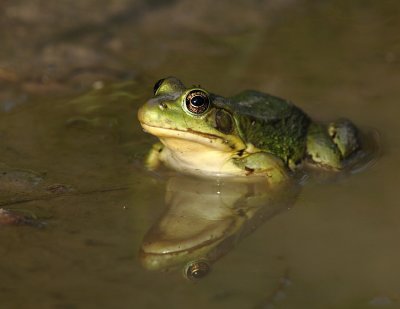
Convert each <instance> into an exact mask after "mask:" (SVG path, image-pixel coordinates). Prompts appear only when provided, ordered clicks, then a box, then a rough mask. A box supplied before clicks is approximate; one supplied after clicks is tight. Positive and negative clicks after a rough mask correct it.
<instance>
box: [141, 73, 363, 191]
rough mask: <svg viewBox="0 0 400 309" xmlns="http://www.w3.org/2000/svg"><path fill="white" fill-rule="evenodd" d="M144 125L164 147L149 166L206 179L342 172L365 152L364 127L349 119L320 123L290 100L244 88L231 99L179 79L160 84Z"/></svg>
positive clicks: (275, 179) (145, 108)
mask: <svg viewBox="0 0 400 309" xmlns="http://www.w3.org/2000/svg"><path fill="white" fill-rule="evenodd" d="M153 90H154V92H153V97H151V98H150V99H149V100H148V101H147V102H145V103H144V104H143V105H142V106H141V107H140V108H139V110H138V120H139V122H140V124H141V126H142V128H143V130H144V131H145V132H147V133H150V134H152V135H154V136H156V137H157V138H158V139H159V142H157V143H155V144H154V145H153V146H152V148H151V150H150V151H149V153H148V155H147V157H146V159H145V166H146V168H147V169H148V170H150V171H155V170H157V169H158V168H160V166H162V165H164V166H166V167H168V168H170V169H173V170H175V171H178V172H181V173H184V174H189V175H195V176H200V177H218V178H225V177H231V178H232V177H239V178H242V177H249V176H260V177H266V178H267V179H268V180H269V182H270V183H281V182H284V181H286V180H288V179H289V178H290V177H291V175H292V174H293V173H294V172H295V171H297V170H299V169H300V168H301V167H302V166H312V167H315V168H318V169H323V170H329V171H333V172H339V171H342V170H344V169H345V168H346V166H348V162H349V159H350V158H351V157H353V156H354V155H355V153H357V152H358V151H359V150H360V148H361V144H360V138H359V134H360V133H359V129H358V128H357V127H356V125H355V124H354V123H353V122H351V121H350V120H348V119H346V118H340V119H338V120H336V121H333V122H328V123H326V122H318V121H315V120H313V119H312V118H311V117H310V116H308V115H307V114H306V113H305V112H304V111H303V110H302V109H301V108H300V107H298V106H296V105H295V104H293V103H292V102H291V101H289V100H286V99H282V98H280V97H277V96H274V95H270V94H267V93H263V92H259V91H255V90H244V91H242V92H240V93H239V94H237V95H234V96H231V97H223V96H220V95H218V94H214V93H212V92H209V91H208V90H206V89H204V88H202V87H201V86H193V87H186V86H185V85H184V84H183V82H182V81H181V80H179V79H178V78H176V77H173V76H171V77H166V78H162V79H160V80H159V81H157V82H156V83H155V85H154V89H153Z"/></svg>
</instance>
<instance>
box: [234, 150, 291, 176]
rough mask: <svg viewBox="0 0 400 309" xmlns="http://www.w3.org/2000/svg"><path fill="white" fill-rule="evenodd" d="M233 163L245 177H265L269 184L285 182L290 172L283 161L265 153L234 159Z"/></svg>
mask: <svg viewBox="0 0 400 309" xmlns="http://www.w3.org/2000/svg"><path fill="white" fill-rule="evenodd" d="M233 163H234V164H235V165H236V166H237V167H239V168H241V169H242V170H243V171H244V174H245V175H247V176H250V175H254V176H266V177H268V182H269V183H270V184H278V183H283V182H286V181H287V180H288V179H289V178H290V172H289V170H288V168H287V167H286V166H285V164H284V163H283V161H282V160H281V159H280V158H278V157H276V156H274V155H272V154H270V153H267V152H256V153H252V154H249V155H246V156H243V157H239V158H234V159H233Z"/></svg>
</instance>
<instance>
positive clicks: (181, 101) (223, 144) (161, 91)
mask: <svg viewBox="0 0 400 309" xmlns="http://www.w3.org/2000/svg"><path fill="white" fill-rule="evenodd" d="M224 100H225V99H224V98H222V97H219V96H216V95H213V94H211V93H209V92H207V91H206V90H204V89H202V88H200V87H193V88H186V87H185V86H184V85H183V84H182V82H181V81H180V80H178V79H177V78H174V77H168V78H165V79H161V80H159V81H158V82H157V83H156V84H155V85H154V96H153V98H151V99H150V100H149V101H147V102H146V103H145V104H144V105H143V106H142V107H141V108H140V109H139V112H138V118H139V121H140V123H141V125H142V127H143V129H144V130H145V131H147V132H148V133H150V134H153V135H155V136H157V137H158V138H159V139H160V140H161V141H162V142H163V143H164V144H165V145H167V147H170V148H179V149H180V150H183V149H185V148H190V149H192V150H194V149H195V148H196V145H198V147H200V146H202V147H204V146H205V147H207V148H211V149H214V150H219V151H229V152H230V151H238V150H240V149H244V148H245V144H244V142H243V141H242V139H241V138H240V137H239V134H238V129H237V127H236V122H235V119H234V115H233V114H232V112H231V111H229V110H228V109H227V107H226V104H222V103H223V102H224ZM222 106H223V107H222ZM189 145H191V146H189Z"/></svg>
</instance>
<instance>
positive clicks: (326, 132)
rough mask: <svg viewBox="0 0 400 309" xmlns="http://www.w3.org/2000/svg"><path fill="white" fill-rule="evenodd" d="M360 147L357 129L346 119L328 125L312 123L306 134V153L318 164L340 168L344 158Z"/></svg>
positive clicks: (342, 165)
mask: <svg viewBox="0 0 400 309" xmlns="http://www.w3.org/2000/svg"><path fill="white" fill-rule="evenodd" d="M359 148H360V144H359V141H358V130H357V128H356V127H355V125H354V124H353V123H352V122H350V121H349V120H347V119H340V120H338V121H335V122H331V123H330V124H329V125H328V126H325V125H323V124H318V123H313V124H311V125H310V127H309V129H308V134H307V154H308V156H309V157H310V158H311V160H312V161H313V162H314V163H316V164H319V165H322V166H325V167H328V168H331V169H336V170H340V169H343V167H345V164H344V163H345V160H346V159H347V158H348V157H350V156H351V155H352V154H353V153H354V152H355V151H356V150H358V149H359Z"/></svg>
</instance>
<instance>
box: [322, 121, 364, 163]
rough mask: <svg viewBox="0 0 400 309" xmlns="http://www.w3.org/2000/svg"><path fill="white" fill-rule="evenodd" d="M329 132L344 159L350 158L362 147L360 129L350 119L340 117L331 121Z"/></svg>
mask: <svg viewBox="0 0 400 309" xmlns="http://www.w3.org/2000/svg"><path fill="white" fill-rule="evenodd" d="M328 133H329V135H330V137H331V139H332V141H333V142H334V143H335V145H336V147H337V148H338V149H339V151H340V153H341V155H342V158H343V159H346V158H348V157H349V156H350V155H351V154H353V153H354V152H355V151H356V150H358V149H359V148H360V142H359V137H358V130H357V128H356V126H355V125H354V124H353V123H352V122H351V121H350V120H347V119H339V120H337V121H335V122H331V123H330V124H329V125H328Z"/></svg>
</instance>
